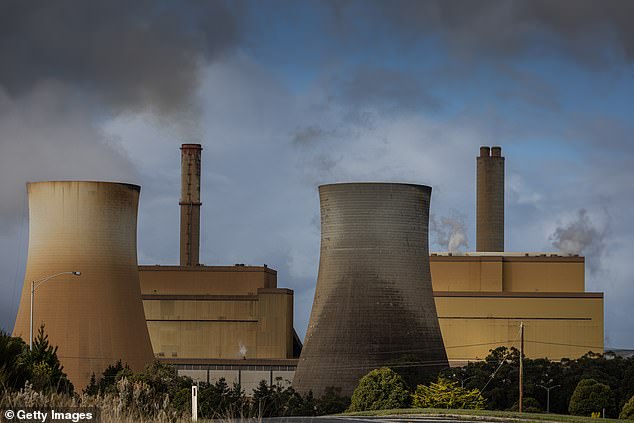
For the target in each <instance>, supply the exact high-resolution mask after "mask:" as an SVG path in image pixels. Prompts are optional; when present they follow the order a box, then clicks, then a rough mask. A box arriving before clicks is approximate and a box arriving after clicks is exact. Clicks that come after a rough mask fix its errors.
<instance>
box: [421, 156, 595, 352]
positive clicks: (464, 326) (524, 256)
mask: <svg viewBox="0 0 634 423" xmlns="http://www.w3.org/2000/svg"><path fill="white" fill-rule="evenodd" d="M476 203H477V213H476V214H477V217H476V220H477V227H476V238H477V239H476V250H477V252H475V253H462V254H450V253H432V254H431V257H430V264H431V273H432V284H433V288H434V297H435V300H436V308H437V310H438V318H439V320H440V327H441V330H442V334H443V339H444V342H445V348H446V349H447V356H448V358H449V362H450V364H451V365H463V364H465V363H466V362H468V361H475V360H482V359H483V358H484V357H486V356H487V355H488V352H489V350H491V349H493V348H496V347H498V346H507V347H510V346H515V347H519V325H520V322H524V326H525V336H524V338H525V349H524V351H525V354H526V356H527V357H529V358H543V357H547V358H549V359H551V360H560V359H562V358H578V357H580V356H582V355H583V354H585V353H587V352H588V351H593V352H595V353H602V352H603V293H598V292H586V291H585V261H584V258H583V257H579V256H576V255H561V254H557V253H528V252H520V253H506V252H504V157H502V149H501V148H500V147H492V148H489V147H481V148H480V157H478V158H477V200H476Z"/></svg>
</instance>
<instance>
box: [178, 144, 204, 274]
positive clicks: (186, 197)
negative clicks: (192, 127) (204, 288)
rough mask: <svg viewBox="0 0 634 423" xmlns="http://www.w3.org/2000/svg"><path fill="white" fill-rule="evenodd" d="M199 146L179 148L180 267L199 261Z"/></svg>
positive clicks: (196, 264) (189, 145)
mask: <svg viewBox="0 0 634 423" xmlns="http://www.w3.org/2000/svg"><path fill="white" fill-rule="evenodd" d="M201 152H202V147H201V145H200V144H183V145H182V146H181V199H180V202H179V204H180V206H181V236H180V239H181V254H180V256H181V258H180V264H181V266H198V265H199V260H200V258H199V257H200V206H201V205H202V203H201V202H200V159H201V158H200V155H201Z"/></svg>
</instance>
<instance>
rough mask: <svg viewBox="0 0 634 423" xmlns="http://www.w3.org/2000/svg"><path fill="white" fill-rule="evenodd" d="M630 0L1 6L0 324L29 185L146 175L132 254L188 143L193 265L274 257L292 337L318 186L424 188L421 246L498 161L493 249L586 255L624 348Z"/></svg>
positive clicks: (463, 221) (173, 191)
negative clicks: (483, 166) (496, 157)
mask: <svg viewBox="0 0 634 423" xmlns="http://www.w3.org/2000/svg"><path fill="white" fill-rule="evenodd" d="M632 21H634V2H631V1H629V0H623V1H620V0H600V1H599V0H596V1H590V0H575V1H572V0H561V1H556V2H553V1H548V0H533V1H519V0H480V1H470V0H443V1H440V0H437V1H433V0H428V1H417V0H411V1H409V0H392V1H378V0H322V1H302V2H295V1H283V0H269V1H248V0H245V1H219V0H218V1H205V2H200V1H195V0H190V1H176V0H173V1H168V0H157V1H152V0H139V1H135V2H127V1H124V0H111V1H107V2H105V1H103V2H76V1H68V0H60V1H56V2H46V1H28V0H27V1H19V0H8V1H3V2H0V28H1V30H0V57H1V59H2V63H1V66H0V198H1V200H0V222H1V225H0V250H1V251H2V254H1V255H0V328H4V330H7V331H11V330H12V328H13V322H14V319H15V315H16V313H17V307H18V303H19V296H20V290H21V287H22V283H23V277H24V269H25V265H26V255H27V247H28V204H27V199H26V189H25V184H26V182H27V181H40V180H60V179H62V180H63V179H81V180H107V181H121V182H130V183H135V184H139V185H141V186H142V190H141V203H140V208H139V227H138V258H139V263H140V264H176V263H177V261H178V248H179V242H178V236H179V208H178V197H179V190H180V152H179V146H180V144H181V143H183V142H199V143H201V144H202V145H203V148H204V151H203V162H202V166H203V170H202V201H203V206H202V210H201V220H202V222H201V252H200V256H201V262H202V263H204V264H207V265H231V264H234V263H245V264H251V265H262V264H264V263H266V264H267V265H268V266H269V267H272V268H274V269H276V270H277V271H278V286H280V287H287V288H291V289H293V290H294V291H295V326H296V329H297V331H298V333H299V334H300V336H303V335H304V333H305V330H306V326H307V323H308V318H309V314H310V308H311V305H312V300H313V294H314V288H315V282H316V278H317V269H318V263H319V236H320V235H319V230H320V228H319V200H318V195H317V186H318V185H320V184H324V183H332V182H349V181H392V182H409V183H420V184H425V185H430V186H432V187H433V193H432V201H431V213H432V219H431V232H430V250H433V251H447V250H449V249H450V250H453V251H473V250H474V249H475V157H476V156H477V154H478V150H479V147H480V146H481V145H500V146H502V151H503V155H504V156H505V157H506V187H505V189H506V198H505V202H506V222H505V249H506V251H553V252H563V253H579V254H582V255H585V256H586V289H587V290H588V291H592V292H604V293H605V344H606V347H608V348H630V349H634V319H632V318H631V312H630V310H631V304H632V303H633V302H634V276H633V275H634V260H632V259H631V258H632V257H634V225H632V224H631V213H632V212H631V211H632V210H634V170H633V168H632V163H634V107H633V106H634V104H633V103H634V26H632V25H631V22H632Z"/></svg>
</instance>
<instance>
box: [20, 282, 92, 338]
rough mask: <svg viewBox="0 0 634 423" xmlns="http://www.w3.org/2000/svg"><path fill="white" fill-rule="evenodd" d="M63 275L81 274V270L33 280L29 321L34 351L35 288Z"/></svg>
mask: <svg viewBox="0 0 634 423" xmlns="http://www.w3.org/2000/svg"><path fill="white" fill-rule="evenodd" d="M62 275H73V276H80V275H81V272H60V273H56V274H54V275H50V276H46V277H44V278H42V279H38V280H36V281H31V319H30V323H29V350H30V351H33V298H34V297H35V290H36V289H37V288H38V287H39V286H40V285H42V284H43V283H44V282H46V281H49V280H51V279H53V278H56V277H58V276H62Z"/></svg>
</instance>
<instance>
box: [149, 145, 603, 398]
mask: <svg viewBox="0 0 634 423" xmlns="http://www.w3.org/2000/svg"><path fill="white" fill-rule="evenodd" d="M201 150H202V149H201V147H200V145H197V144H184V145H183V147H182V151H183V153H182V185H181V187H182V188H181V189H182V192H181V201H180V206H181V254H180V257H181V263H180V265H179V266H158V265H154V266H139V278H140V286H141V294H142V300H143V308H144V310H145V317H146V321H147V327H148V331H149V334H150V340H151V343H152V348H153V350H154V355H155V356H156V357H157V358H158V359H159V360H161V361H163V362H165V363H169V364H172V365H174V366H175V367H176V368H177V369H178V371H179V373H180V374H182V375H188V376H190V377H192V378H193V379H194V380H202V381H209V382H213V381H214V380H217V379H219V378H220V377H224V378H225V379H227V381H228V382H229V383H232V382H238V383H240V384H241V385H242V386H243V387H244V388H245V389H246V390H247V391H249V390H250V389H252V388H254V387H255V386H257V384H258V383H259V381H260V380H263V379H264V380H267V381H269V382H270V383H273V381H274V380H276V379H277V378H280V377H281V378H282V379H284V380H288V381H290V380H292V378H293V375H294V371H295V368H296V366H297V358H298V357H299V354H300V351H301V348H302V343H301V341H300V340H299V338H298V337H297V335H296V333H295V330H294V328H293V291H292V290H290V289H284V288H278V287H277V272H276V271H275V270H273V269H270V268H268V267H266V266H245V265H240V264H238V265H235V266H203V265H200V264H199V262H198V255H199V253H198V251H199V239H200V236H199V231H200V207H201V205H202V203H201V202H200V152H201ZM477 178H478V183H477V202H478V207H477V214H478V216H477V222H478V224H477V229H476V231H477V241H476V250H477V252H471V253H453V254H452V253H432V254H431V257H430V267H431V275H432V286H433V291H434V298H435V304H436V309H437V314H438V318H439V322H440V328H441V332H442V336H443V340H444V345H445V348H446V351H447V356H448V359H449V363H450V365H452V366H459V365H463V364H465V363H466V362H468V361H474V360H481V359H483V358H484V357H486V356H487V355H488V353H489V351H490V350H491V349H494V348H496V347H499V346H507V347H510V346H515V347H518V346H519V324H520V322H524V326H525V336H524V338H525V354H526V356H527V357H530V358H539V357H548V358H549V359H552V360H559V359H561V358H564V357H567V358H577V357H580V356H582V355H583V354H585V353H587V352H588V351H593V352H603V294H602V293H587V292H585V269H584V265H585V263H584V258H583V257H580V256H564V255H560V254H556V253H508V252H504V251H503V250H504V242H503V240H504V232H503V228H504V207H503V203H504V157H502V155H501V149H500V148H499V147H493V148H491V149H489V148H488V147H482V148H481V150H480V157H478V166H477ZM490 250H493V251H490Z"/></svg>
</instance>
